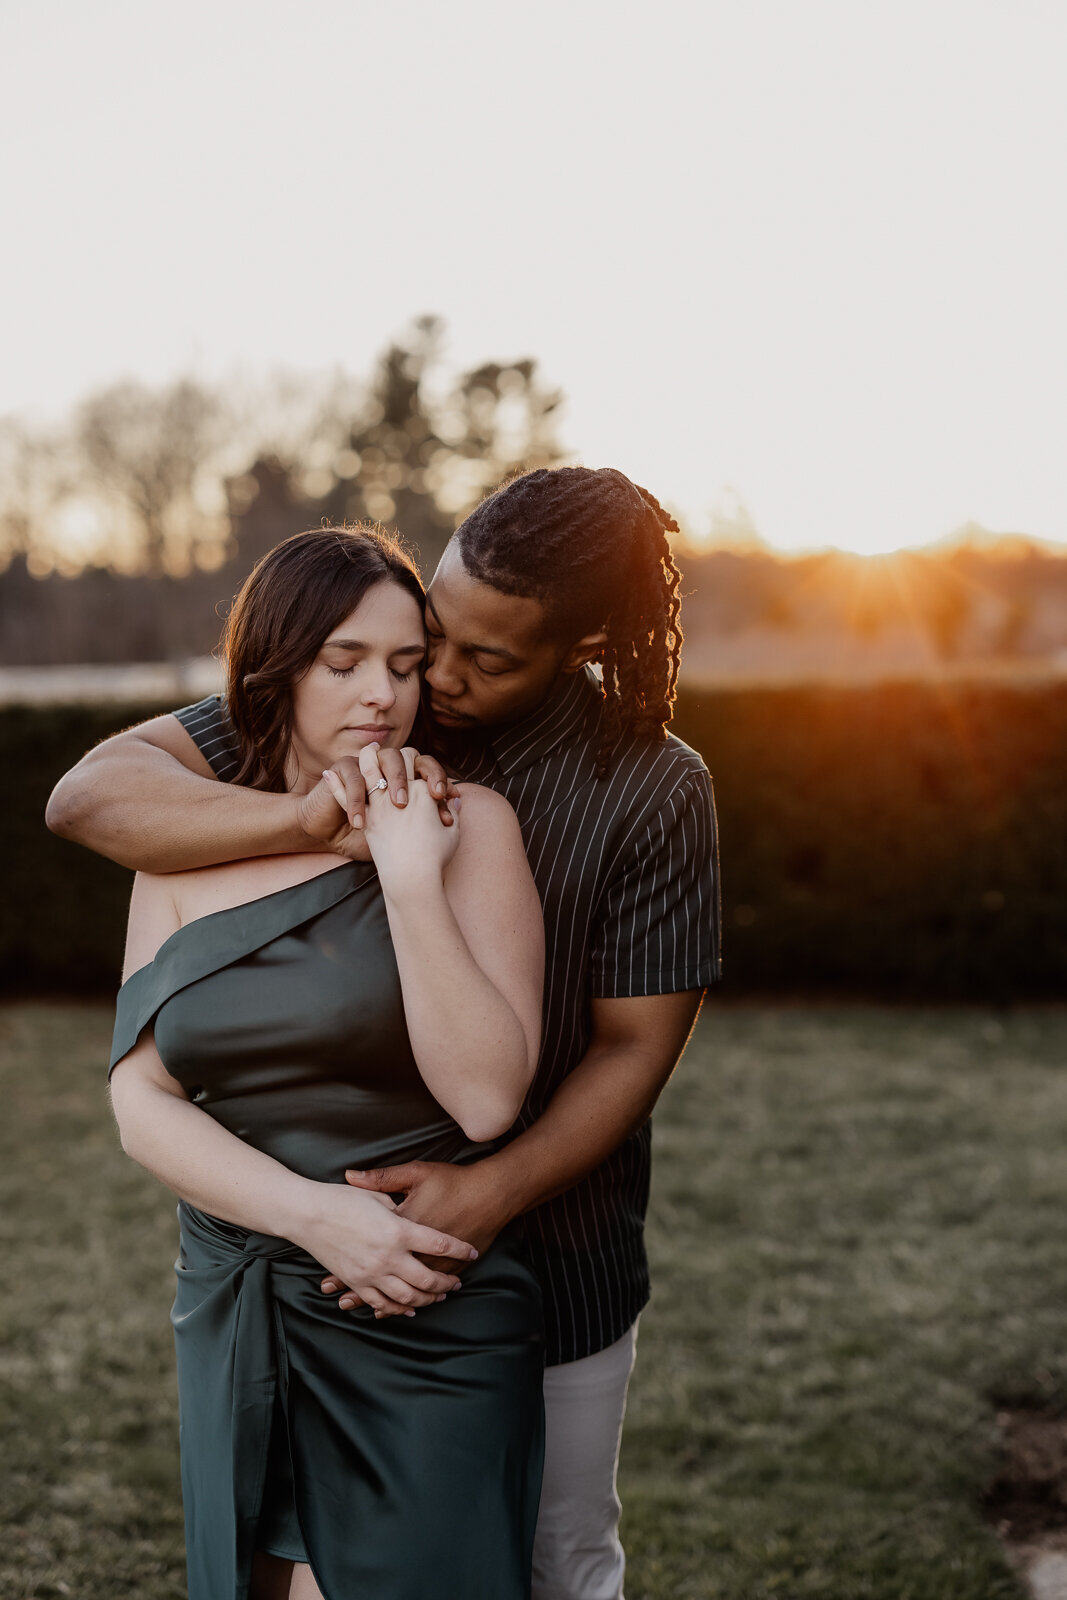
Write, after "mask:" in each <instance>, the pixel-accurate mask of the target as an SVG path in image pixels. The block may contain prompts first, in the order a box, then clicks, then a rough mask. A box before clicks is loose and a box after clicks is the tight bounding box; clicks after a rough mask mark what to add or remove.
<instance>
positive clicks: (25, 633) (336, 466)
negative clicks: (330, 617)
mask: <svg viewBox="0 0 1067 1600" xmlns="http://www.w3.org/2000/svg"><path fill="white" fill-rule="evenodd" d="M443 331H444V330H443V326H442V324H441V322H440V320H439V319H437V318H435V317H422V318H419V319H418V320H416V321H415V322H414V323H413V324H412V325H411V327H410V328H409V329H408V330H407V331H406V332H405V333H404V335H402V336H401V337H400V338H398V339H397V340H395V341H394V342H393V343H392V344H390V345H389V347H388V348H387V349H386V350H385V351H384V352H383V354H382V356H381V358H380V360H379V361H378V363H377V366H376V369H375V370H374V372H373V373H372V374H371V375H370V377H369V378H368V379H366V380H356V379H354V378H352V377H350V376H347V375H345V374H344V373H340V372H339V373H336V374H334V375H333V376H332V377H328V378H321V377H320V378H308V377H306V376H305V377H301V376H285V375H282V376H276V377H274V378H272V379H270V380H267V381H265V382H263V383H261V384H259V385H258V386H257V387H256V388H255V389H250V388H247V387H246V388H245V389H241V388H240V387H238V386H236V385H230V386H228V387H227V388H225V389H212V388H209V387H208V386H206V385H204V384H200V383H194V382H192V381H190V380H188V379H185V380H182V381H180V382H177V383H174V384H171V385H170V386H169V387H164V388H162V389H150V388H146V387H144V386H142V385H140V384H135V383H129V382H127V383H121V384H118V385H115V386H114V387H112V388H109V389H107V390H105V391H103V392H102V393H99V394H95V395H93V396H91V397H90V398H89V399H88V400H86V401H85V402H84V404H83V405H82V406H81V407H80V408H79V409H78V410H77V412H76V413H75V414H74V416H73V417H72V418H71V419H70V421H69V423H68V424H67V425H66V426H64V427H62V428H57V429H55V430H54V431H52V432H50V433H49V432H45V431H42V430H36V431H35V430H33V429H30V428H28V427H26V426H24V425H22V424H20V423H18V422H16V421H12V420H8V421H7V422H0V662H4V663H7V664H10V665H44V664H49V663H58V664H63V663H67V664H77V663H98V662H121V661H145V662H150V661H159V660H181V659H185V658H188V657H190V656H197V655H205V654H207V653H208V652H210V651H211V650H212V649H213V648H214V646H215V645H216V643H217V639H218V634H219V629H220V618H221V615H222V614H223V613H224V610H225V607H226V605H227V604H228V602H229V600H230V599H231V598H232V596H233V595H234V594H235V593H236V591H237V590H238V588H239V587H240V585H241V583H242V582H243V581H244V578H245V577H246V575H247V573H248V572H249V571H250V569H251V568H252V566H253V565H254V563H255V562H256V561H257V560H258V559H259V557H260V556H261V555H263V554H264V552H265V551H267V550H268V549H270V548H271V546H272V545H274V544H276V543H277V542H278V540H279V539H282V538H285V537H286V536H287V535H288V534H291V533H295V532H297V531H299V530H300V529H302V528H309V527H315V526H317V525H319V524H320V523H321V522H322V521H324V520H326V521H331V522H343V521H348V522H352V521H357V520H362V519H367V520H370V521H372V522H381V523H383V524H386V525H390V526H396V527H399V529H400V531H401V532H402V534H403V536H404V538H405V539H406V541H407V542H408V544H409V545H410V546H411V547H412V548H413V550H414V552H415V554H416V556H417V558H418V560H419V563H420V565H421V568H422V571H423V575H424V577H426V578H427V579H428V578H429V577H430V575H431V574H432V572H433V569H434V567H435V566H436V563H437V559H438V557H439V555H440V552H441V550H442V549H443V547H444V544H445V541H446V540H447V538H448V536H449V534H450V533H451V531H452V529H453V528H454V526H455V525H456V522H457V521H458V520H459V519H460V518H461V517H462V516H463V515H464V514H465V513H466V512H467V511H468V510H469V509H470V507H471V506H473V505H474V504H476V503H477V501H478V500H479V499H480V498H481V496H482V495H483V494H484V493H485V492H486V490H487V489H491V488H492V487H493V486H494V485H496V484H497V483H499V482H500V481H501V480H502V479H504V478H505V477H507V476H508V475H509V474H510V473H512V472H514V471H516V470H518V469H520V468H523V467H533V466H539V465H547V464H551V463H553V462H556V461H560V460H562V459H563V455H564V452H563V448H562V445H561V441H560V437H559V432H558V427H559V408H560V403H561V399H562V396H561V395H560V393H559V392H558V391H557V390H555V389H553V388H551V387H550V386H547V385H546V384H545V383H544V382H543V380H542V378H541V376H540V374H539V372H538V369H537V364H536V362H534V361H533V360H529V359H527V360H517V361H512V362H507V363H501V362H486V363H484V364H483V365H481V366H479V367H477V368H475V369H473V370H472V371H469V372H465V373H462V374H461V375H459V376H458V377H456V376H455V375H453V374H450V373H449V372H448V371H447V370H446V368H445V365H444V362H443V359H442V344H443ZM649 487H650V488H651V489H653V491H654V492H656V493H658V494H660V495H661V497H662V496H663V494H664V493H665V490H666V487H667V486H665V485H662V484H651V485H649ZM965 532H966V530H965ZM710 534H711V541H712V543H713V544H714V545H715V547H714V548H708V547H707V544H704V545H701V544H700V543H699V542H695V541H693V540H692V539H690V540H688V541H687V540H686V539H685V538H684V537H683V540H682V541H681V552H680V556H681V565H682V568H683V574H684V592H685V597H686V598H685V603H684V609H683V623H684V627H685V633H686V648H685V669H686V673H687V675H688V676H689V677H691V678H704V679H706V678H714V677H721V676H727V677H729V676H735V677H737V678H739V679H752V678H755V679H760V678H763V677H767V676H770V677H774V678H777V679H787V678H804V677H806V676H815V677H819V676H825V675H827V674H828V673H829V674H831V675H838V676H843V677H855V676H860V677H877V676H879V675H889V676H892V675H899V674H901V673H907V672H909V671H914V670H916V669H919V670H922V669H924V668H927V667H931V666H936V665H938V664H943V663H946V662H950V663H961V664H966V663H968V662H984V661H988V660H990V659H1010V660H1020V659H1023V660H1025V659H1031V660H1035V661H1041V662H1047V661H1049V660H1058V661H1059V662H1060V663H1063V662H1067V557H1065V556H1056V555H1053V554H1051V553H1049V552H1047V551H1044V550H1041V549H1040V548H1039V547H1037V546H1035V545H1033V544H1032V543H1027V542H1026V541H1024V540H1015V541H1014V542H1013V543H1010V544H1006V545H1001V546H996V545H991V544H990V543H989V540H988V536H985V535H983V534H982V531H981V530H973V537H972V538H970V539H969V540H968V539H967V538H964V539H963V540H962V541H961V542H959V543H958V544H957V545H956V547H955V548H953V549H950V550H937V549H929V550H924V551H903V552H900V553H898V554H897V555H895V556H892V557H882V558H869V557H859V556H850V555H847V554H843V553H841V552H834V551H824V552H821V553H818V554H813V555H808V556H801V557H796V556H793V557H788V558H782V557H779V556H776V555H774V554H773V553H772V552H771V551H770V550H768V549H767V548H765V547H764V546H761V545H760V544H759V543H758V537H757V536H756V531H755V529H754V528H753V526H752V523H751V521H750V519H748V517H747V514H746V513H745V512H744V508H743V506H739V507H738V508H735V512H734V513H733V514H732V516H731V517H726V518H723V517H721V516H720V517H719V518H717V519H716V520H714V521H713V524H712V527H711V529H710Z"/></svg>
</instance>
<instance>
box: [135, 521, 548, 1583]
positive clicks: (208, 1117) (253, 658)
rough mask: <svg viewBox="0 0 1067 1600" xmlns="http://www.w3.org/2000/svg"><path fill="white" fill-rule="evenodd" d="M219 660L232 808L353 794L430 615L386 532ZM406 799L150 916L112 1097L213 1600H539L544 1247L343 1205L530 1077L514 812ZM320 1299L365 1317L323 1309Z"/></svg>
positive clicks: (288, 593)
mask: <svg viewBox="0 0 1067 1600" xmlns="http://www.w3.org/2000/svg"><path fill="white" fill-rule="evenodd" d="M224 648H225V652H226V662H227V676H228V704H229V709H230V714H231V717H232V719H233V722H234V725H235V727H236V729H237V733H238V736H239V740H240V744H241V751H242V757H243V765H242V770H241V774H240V780H241V781H243V782H245V783H251V784H253V785H255V786H258V787H260V788H266V789H275V790H282V789H289V790H290V791H292V792H309V791H310V790H311V789H313V788H314V787H316V786H317V785H318V784H320V783H325V784H327V785H329V786H330V789H331V793H335V794H337V793H341V794H343V791H342V790H340V788H339V785H338V783H337V779H336V777H335V776H334V775H333V774H332V773H331V772H330V770H329V769H330V765H331V763H333V762H337V761H339V760H340V759H341V757H342V756H351V755H358V756H359V758H360V762H361V765H363V766H364V769H365V770H366V771H367V772H368V774H369V773H370V772H371V769H372V766H373V765H374V762H375V750H376V747H378V746H393V747H396V748H401V747H403V746H404V744H405V741H406V740H407V738H408V735H409V732H410V730H411V727H412V723H413V721H414V718H415V716H416V712H417V710H418V702H419V667H420V665H421V662H422V659H423V655H424V651H425V641H424V634H423V622H422V587H421V584H420V583H419V580H418V577H417V575H416V573H415V570H414V568H413V567H412V566H411V564H410V562H409V561H408V560H407V558H406V557H405V556H404V554H403V553H402V552H401V551H400V549H399V548H398V547H397V546H396V545H394V544H393V543H391V542H390V541H389V540H387V539H386V538H384V537H383V536H381V535H380V534H378V533H377V532H375V531H373V530H369V529H362V528H361V529H347V530H338V529H323V530H318V531H316V532H312V533H305V534H298V535H297V536H296V537H295V538H293V539H289V540H287V541H286V542H285V543H283V544H281V545H279V546H278V547H277V548H276V549H275V550H273V551H271V552H270V554H269V555H267V556H266V557H265V558H264V559H263V561H262V562H260V564H259V566H258V567H257V568H256V570H255V571H254V572H253V574H252V576H251V577H250V578H249V580H248V582H247V583H246V584H245V586H244V588H243V589H242V591H241V593H240V595H239V596H238V598H237V601H236V602H235V605H234V608H233V611H232V613H231V616H230V618H229V621H228V623H227V630H226V636H225V641H224ZM324 769H325V776H323V773H324ZM409 775H410V778H411V781H410V784H409V800H408V804H407V806H406V807H405V808H404V809H399V808H397V807H394V806H393V805H392V804H390V803H389V801H388V800H387V799H386V798H384V797H382V796H380V795H379V796H378V797H377V798H376V799H373V798H372V800H371V803H370V805H369V806H368V814H367V823H366V829H365V833H366V839H367V843H368V845H369V848H370V852H371V857H372V859H371V860H370V861H367V862H358V861H348V862H340V863H339V861H338V857H337V856H336V855H321V856H319V855H300V856H277V857H272V858H264V859H260V860H253V861H237V862H231V863H228V864H226V865H223V866H217V867H209V868H203V869H200V870H196V871H190V872H183V873H176V874H173V875H171V876H168V877H150V876H143V875H142V876H139V877H138V878H137V880H136V883H135V886H134V894H133V902H132V906H131V912H130V927H129V936H128V947H127V955H126V969H125V977H126V981H125V982H124V985H123V988H122V991H121V993H120V996H119V1006H118V1020H117V1024H116V1031H115V1044H114V1049H113V1054H112V1074H111V1093H112V1103H113V1106H114V1111H115V1116H116V1120H117V1122H118V1125H119V1129H120V1133H121V1136H122V1143H123V1147H124V1148H125V1149H126V1151H127V1152H128V1153H129V1154H130V1155H131V1156H132V1157H133V1158H134V1160H136V1161H139V1162H140V1163H141V1164H142V1165H143V1166H145V1167H147V1168H148V1170H149V1171H151V1172H153V1173H154V1174H155V1175H156V1176H157V1177H158V1178H160V1179H161V1180H162V1181H163V1182H164V1183H165V1184H167V1185H168V1186H169V1187H170V1188H172V1189H174V1190H175V1191H176V1193H177V1194H178V1195H179V1196H180V1197H181V1204H180V1206H179V1208H178V1214H179V1219H180V1223H181V1247H180V1254H179V1260H178V1266H177V1272H178V1290H177V1298H176V1300H175V1306H174V1312H173V1318H172V1320H173V1322H174V1328H175V1340H176V1348H177V1355H178V1378H179V1399H180V1409H181V1430H182V1484H183V1495H184V1498H185V1508H186V1543H187V1551H188V1558H189V1594H190V1600H233V1597H237V1596H240V1597H244V1596H245V1595H249V1596H250V1597H251V1600H275V1597H279V1596H290V1597H293V1600H295V1597H298V1596H299V1597H300V1600H312V1597H315V1596H320V1595H321V1596H322V1597H324V1600H348V1597H362V1596H367V1597H370V1596H373V1597H374V1600H415V1597H416V1596H418V1597H423V1596H430V1595H433V1596H434V1597H435V1600H442V1597H447V1596H455V1597H456V1600H460V1597H462V1600H479V1597H484V1600H512V1597H513V1600H520V1597H522V1596H524V1595H526V1594H528V1592H529V1591H528V1571H529V1564H530V1548H531V1544H532V1538H533V1528H534V1521H535V1518H536V1511H537V1497H538V1490H539V1480H540V1451H541V1427H542V1422H541V1398H540V1390H541V1362H542V1339H541V1332H540V1306H539V1299H538V1290H537V1286H536V1283H535V1281H534V1279H533V1277H532V1274H531V1273H530V1272H529V1269H528V1268H527V1266H526V1264H525V1261H524V1259H523V1256H522V1252H521V1245H520V1243H519V1242H518V1241H517V1240H516V1239H515V1238H514V1236H509V1235H508V1234H507V1233H505V1234H504V1235H502V1236H501V1238H500V1239H499V1240H498V1241H497V1243H496V1244H494V1246H493V1248H492V1249H491V1250H490V1251H489V1252H488V1253H487V1254H486V1256H485V1257H484V1258H483V1259H482V1260H479V1261H474V1260H473V1257H474V1256H475V1255H476V1252H475V1251H473V1250H472V1249H471V1247H470V1246H469V1245H467V1244H466V1243H464V1242H463V1241H462V1240H458V1239H453V1238H450V1237H448V1236H447V1235H442V1234H440V1233H438V1232H437V1231H436V1230H434V1229H431V1228H425V1227H421V1226H419V1225H417V1224H414V1223H411V1222H408V1221H407V1220H405V1219H403V1218H401V1217H399V1216H398V1215H397V1214H396V1208H395V1207H394V1206H393V1204H392V1202H391V1201H390V1200H388V1198H387V1197H382V1196H375V1195H370V1194H367V1193H365V1192H363V1191H360V1190H356V1189H353V1188H351V1187H350V1186H348V1185H346V1184H345V1182H344V1172H345V1169H346V1168H347V1167H353V1166H355V1167H361V1168H369V1167H376V1166H381V1165H383V1164H386V1163H392V1162H396V1161H401V1160H411V1159H417V1158H429V1159H434V1160H442V1159H443V1160H451V1161H470V1160H476V1159H478V1157H479V1156H480V1155H482V1154H485V1153H487V1150H488V1148H489V1146H488V1145H487V1143H486V1142H487V1141H491V1140H493V1139H495V1138H497V1137H498V1136H499V1135H502V1134H503V1133H504V1132H506V1130H507V1129H508V1128H509V1127H510V1126H511V1124H512V1122H513V1121H514V1119H515V1116H516V1114H517V1112H518V1110H519V1107H520V1105H521V1103H522V1100H523V1097H524V1095H525V1092H526V1089H527V1087H528V1085H529V1082H530V1079H531V1077H532V1075H533V1070H534V1066H535V1064H536V1059H537V1051H538V1044H539V1029H540V1005H541V983H542V972H543V929H542V926H541V918H540V908H539V905H538V901H537V895H536V891H535V889H534V886H533V882H532V879H531V877H530V873H529V868H528V866H527V864H526V858H525V855H524V852H523V848H522V840H521V837H520V834H519V830H518V825H517V823H516V821H515V817H514V813H513V812H512V811H511V808H510V807H509V806H508V805H507V803H506V802H504V801H503V800H501V799H500V798H499V797H498V796H496V795H494V794H491V793H490V792H488V791H486V790H482V789H479V788H477V787H475V786H471V785H464V786H462V788H461V789H460V791H459V793H460V799H461V802H462V815H461V816H460V815H459V813H458V808H456V811H455V813H454V814H455V822H454V825H452V826H450V827H445V826H444V825H443V824H442V821H441V818H440V816H439V815H438V810H437V806H436V803H435V802H434V801H432V800H431V798H430V796H429V793H428V791H427V789H426V785H425V783H423V782H422V781H421V780H415V778H414V774H413V771H411V770H410V768H409ZM383 1201H384V1204H383ZM416 1253H419V1254H422V1255H425V1256H431V1257H432V1256H441V1257H450V1258H453V1259H456V1260H460V1261H470V1262H471V1265H469V1266H468V1267H467V1268H466V1270H465V1271H464V1274H463V1278H462V1280H460V1279H458V1278H456V1277H455V1276H454V1275H453V1274H451V1273H446V1272H437V1271H434V1270H432V1269H431V1268H430V1267H429V1266H428V1265H426V1264H424V1262H422V1261H420V1260H419V1259H418V1257H417V1254H416ZM324 1268H325V1269H326V1270H327V1271H328V1272H330V1273H331V1274H332V1275H333V1276H335V1277H336V1278H338V1279H339V1280H340V1281H341V1282H343V1283H347V1284H353V1285H359V1286H360V1295H361V1298H362V1299H363V1301H364V1308H363V1309H362V1310H361V1311H357V1312H356V1313H355V1314H353V1313H346V1312H342V1311H340V1310H339V1309H338V1307H337V1305H336V1303H335V1302H332V1301H329V1300H325V1299H324V1298H323V1295H322V1293H321V1291H320V1288H319V1283H320V1280H321V1278H322V1275H323V1269H324ZM461 1282H462V1291H461V1292H460V1293H455V1292H454V1291H456V1290H458V1289H459V1288H460V1283H461ZM398 1311H405V1312H406V1313H407V1315H406V1316H396V1315H387V1314H386V1313H392V1312H398ZM412 1318H414V1320H412Z"/></svg>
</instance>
